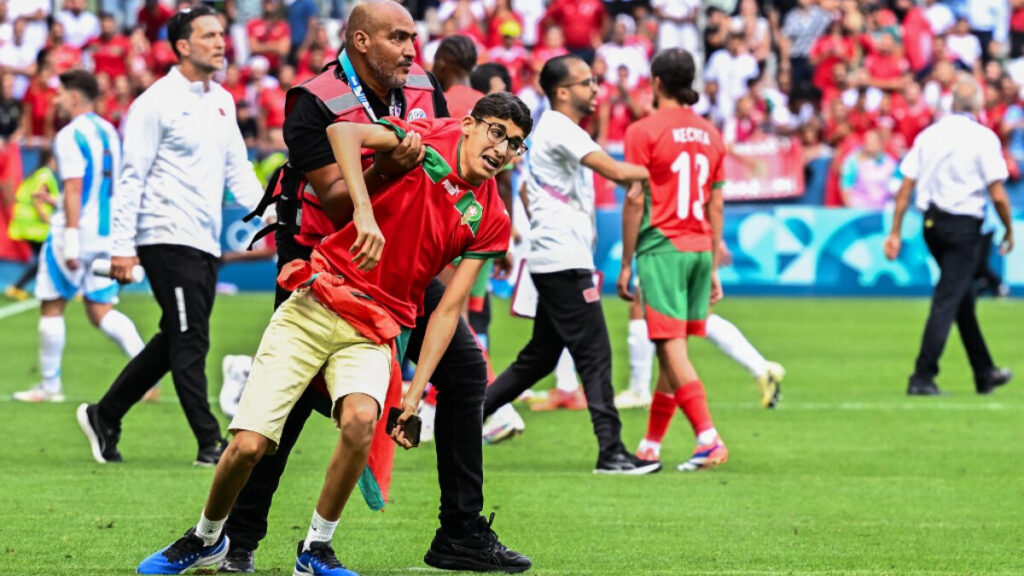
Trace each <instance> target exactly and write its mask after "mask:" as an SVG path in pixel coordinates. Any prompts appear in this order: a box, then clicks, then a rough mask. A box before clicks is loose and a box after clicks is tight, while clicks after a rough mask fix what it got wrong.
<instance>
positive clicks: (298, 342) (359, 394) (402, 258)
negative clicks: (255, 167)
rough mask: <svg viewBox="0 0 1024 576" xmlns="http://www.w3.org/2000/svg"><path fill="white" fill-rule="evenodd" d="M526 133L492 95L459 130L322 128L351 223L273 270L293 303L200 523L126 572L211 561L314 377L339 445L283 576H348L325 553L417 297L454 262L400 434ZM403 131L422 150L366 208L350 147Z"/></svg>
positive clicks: (489, 245)
mask: <svg viewBox="0 0 1024 576" xmlns="http://www.w3.org/2000/svg"><path fill="white" fill-rule="evenodd" d="M532 127H533V121H532V120H531V119H530V111H529V109H528V108H527V107H526V105H525V104H523V103H522V102H521V101H520V100H519V99H518V98H516V97H515V96H512V95H511V94H509V93H498V94H492V95H490V96H486V97H484V98H482V99H481V100H480V102H478V103H477V105H476V106H475V107H474V108H473V111H472V114H471V115H467V116H463V117H462V118H458V119H456V118H444V119H423V120H415V121H410V122H405V121H402V120H398V119H396V118H394V117H388V118H385V119H382V120H380V121H379V122H378V123H375V124H359V123H354V122H340V123H336V124H332V125H331V126H330V127H329V128H327V135H328V139H329V140H330V143H331V148H332V149H333V151H334V155H335V159H336V161H337V163H338V165H339V167H340V169H341V173H342V176H343V177H344V179H345V184H346V185H347V187H348V193H349V195H350V196H351V199H352V202H353V205H354V214H353V221H352V223H350V224H348V225H347V226H345V227H344V228H341V229H340V230H338V231H337V232H335V233H333V234H331V235H330V236H328V237H326V238H325V239H324V240H323V241H322V242H321V243H320V244H318V245H317V247H316V248H315V249H314V250H313V253H312V256H311V258H310V261H309V262H305V261H302V260H293V261H292V262H290V263H289V264H288V265H286V266H285V267H284V268H283V269H282V271H281V274H280V276H279V277H278V281H279V283H281V285H282V287H285V288H287V289H288V290H292V291H293V292H292V295H291V297H289V299H288V300H287V301H285V302H284V303H283V304H282V305H281V306H280V307H279V308H278V309H277V311H276V312H275V313H274V316H273V317H272V318H271V320H270V325H269V326H268V327H267V330H266V331H265V332H264V336H263V339H262V341H261V342H260V347H259V350H258V352H257V353H256V357H255V359H254V360H253V366H252V371H251V372H250V374H249V381H248V383H247V384H246V387H245V391H244V392H243V394H242V399H241V402H240V403H239V406H238V412H237V413H236V414H235V417H234V419H233V420H232V422H231V425H230V426H229V430H231V431H232V432H233V433H234V434H235V436H234V438H233V439H232V441H231V444H230V445H229V446H228V447H227V448H226V449H225V450H224V454H223V456H222V457H221V459H220V462H219V464H218V465H217V471H216V473H215V475H214V480H213V485H212V486H211V488H210V493H209V498H208V500H207V502H206V507H205V508H204V510H203V513H202V516H201V517H200V520H199V523H198V524H197V525H196V526H195V527H194V528H192V529H190V530H189V531H188V532H186V533H185V535H184V536H183V537H181V538H179V539H178V540H177V541H175V542H174V543H172V544H171V545H170V546H168V547H167V548H164V549H162V550H160V551H158V552H156V553H154V554H153V555H151V556H150V557H149V558H147V559H146V560H144V561H143V562H142V564H140V565H139V568H138V573H139V574H180V573H181V572H184V571H185V570H187V569H189V568H192V567H197V566H205V565H210V564H215V563H216V562H218V561H219V560H220V559H222V558H223V557H224V555H225V554H226V552H227V549H228V546H229V543H228V542H227V537H226V536H225V535H224V533H223V526H224V521H225V519H226V518H227V516H228V513H229V511H230V510H231V507H232V505H233V503H234V501H235V498H236V497H237V496H238V493H239V491H240V490H241V488H242V486H243V484H245V481H246V479H247V478H248V476H249V473H250V472H251V470H252V468H253V467H254V466H255V465H256V463H257V462H258V461H259V460H260V458H262V457H263V455H264V454H266V453H268V452H273V451H274V450H275V449H276V447H277V442H278V441H279V440H280V438H281V432H282V429H283V427H284V422H285V419H286V417H287V416H288V413H289V412H290V411H291V408H292V406H294V405H295V402H296V401H297V400H298V399H299V396H300V395H301V394H302V392H303V391H304V390H305V388H306V386H308V384H309V382H310V380H312V378H313V376H314V375H315V374H316V373H317V372H318V371H320V370H321V367H322V368H323V371H324V376H325V380H326V384H327V389H328V392H329V393H330V396H331V399H332V402H333V404H334V408H333V410H332V413H333V415H334V420H335V424H336V425H337V427H338V428H339V430H341V434H340V437H339V440H338V444H337V446H336V448H335V451H334V455H333V457H332V458H331V461H330V464H329V465H328V468H327V477H326V479H325V480H324V484H323V487H322V490H321V493H320V498H319V501H318V502H317V505H316V510H315V512H314V514H313V520H312V522H311V524H310V529H309V532H308V533H307V536H306V538H305V539H304V540H302V541H300V543H299V547H298V553H297V558H296V563H295V572H294V573H295V574H297V575H300V574H301V575H307V574H308V575H317V576H354V575H355V572H352V571H349V570H346V569H345V568H344V567H343V566H342V565H341V563H340V562H339V561H338V560H337V557H336V556H335V554H334V551H333V549H332V548H331V544H330V542H331V538H332V536H333V534H334V531H335V528H336V527H337V524H338V520H339V519H340V516H341V512H342V510H343V509H344V507H345V504H346V502H347V501H348V497H349V495H350V494H351V493H352V489H353V488H354V487H355V485H356V481H357V480H358V479H359V476H360V474H361V473H362V470H363V467H364V466H365V464H366V461H367V457H368V455H369V451H370V444H371V440H372V438H373V435H374V430H375V428H376V423H377V420H378V419H379V418H380V416H381V412H382V411H383V410H384V409H385V407H386V401H385V398H386V396H387V394H388V391H389V388H390V387H391V382H392V375H393V374H394V373H395V370H397V367H393V364H394V359H396V357H397V358H399V359H400V356H401V348H402V345H403V343H404V341H405V340H406V339H407V337H408V334H409V333H410V332H411V331H412V328H413V327H414V326H415V325H416V314H417V310H418V309H419V308H420V306H421V305H422V303H423V296H424V292H425V290H426V288H427V285H428V284H429V283H430V281H431V280H432V279H433V278H434V276H436V275H437V274H438V273H439V272H440V271H441V270H442V269H443V268H444V267H445V266H447V265H448V263H450V262H452V261H453V260H455V259H457V258H461V261H460V263H459V264H458V266H457V268H456V270H455V273H454V275H453V276H452V279H451V280H450V281H449V283H448V285H447V288H446V290H445V292H444V296H443V297H442V298H441V302H440V304H439V305H438V307H437V308H436V309H435V311H434V313H433V314H432V315H431V317H430V320H429V322H428V323H427V327H426V335H425V337H424V341H423V346H422V349H421V351H420V356H419V362H418V364H417V367H416V374H415V376H414V377H413V380H412V384H411V385H410V388H409V391H408V392H407V393H406V394H405V395H404V397H403V398H402V401H401V408H402V410H403V412H402V415H401V416H400V417H399V422H400V423H404V422H405V421H406V420H407V419H408V418H409V417H411V416H413V415H415V414H416V410H417V408H418V406H419V401H420V398H421V397H422V395H423V390H424V388H425V386H426V384H427V380H428V379H429V378H430V376H431V375H432V373H433V371H434V369H435V368H436V367H437V364H438V361H439V360H440V359H441V356H442V355H443V354H444V351H445V349H446V348H447V347H448V343H449V341H450V340H451V338H452V334H453V333H454V332H455V328H456V325H457V323H458V321H459V318H460V315H461V312H462V308H463V305H464V304H465V300H466V297H467V296H468V295H469V290H470V288H471V287H472V286H473V283H474V282H475V281H476V277H477V275H478V274H479V272H480V269H481V268H482V266H483V263H484V261H485V260H486V259H489V258H494V257H498V256H501V255H503V254H504V253H505V251H506V250H507V249H508V244H509V239H510V230H511V223H510V221H509V215H508V213H507V212H506V211H505V207H504V203H503V202H502V200H501V197H500V196H499V195H498V190H497V186H496V184H495V182H494V176H495V174H497V173H498V171H499V170H500V169H501V168H502V167H503V166H504V165H505V164H506V163H508V162H509V161H511V160H512V159H513V158H514V157H516V156H518V155H521V154H522V153H523V152H524V151H525V146H524V145H523V141H524V140H525V138H526V136H527V135H528V134H529V132H530V130H531V129H532ZM407 133H413V134H418V135H419V138H421V139H422V142H423V144H424V146H425V148H426V152H425V156H424V159H423V162H422V164H421V165H419V166H418V167H416V168H414V169H413V170H411V171H409V172H407V173H406V174H404V175H401V176H398V177H395V178H393V179H391V180H390V181H388V182H387V183H385V184H384V185H383V186H382V187H381V188H380V189H378V190H377V191H376V192H375V193H374V196H373V199H372V201H371V200H370V198H369V194H368V192H367V189H366V182H365V180H364V179H363V166H362V152H363V149H371V150H378V151H390V150H393V149H394V148H395V147H396V146H398V145H399V143H400V142H401V141H402V140H403V139H404V138H405V137H406V135H407ZM385 240H386V241H387V244H386V246H385V243H384V242H385ZM396 349H397V350H396ZM395 384H396V385H398V386H400V384H399V383H398V382H397V381H395ZM395 394H396V395H397V394H398V392H396V393H395ZM395 430H396V431H395V433H394V434H393V437H394V439H395V441H396V442H397V443H398V444H399V445H401V446H403V447H405V448H410V447H412V445H413V444H412V443H411V442H410V439H409V438H406V437H405V435H404V433H403V432H402V430H401V427H396V429H395ZM517 556H518V555H517ZM517 566H518V567H515V566H509V567H508V568H509V570H508V571H510V572H514V571H522V570H525V569H527V568H529V566H530V563H529V560H527V559H526V558H524V557H521V556H519V562H518V564H517Z"/></svg>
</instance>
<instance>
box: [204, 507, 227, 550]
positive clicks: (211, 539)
mask: <svg viewBox="0 0 1024 576" xmlns="http://www.w3.org/2000/svg"><path fill="white" fill-rule="evenodd" d="M226 521H227V518H225V519H223V520H210V519H209V518H207V517H206V510H203V513H202V514H200V516H199V523H198V524H196V536H199V537H200V538H201V539H202V540H203V545H204V546H213V545H214V544H216V543H217V540H219V539H220V533H221V530H223V529H224V522H226Z"/></svg>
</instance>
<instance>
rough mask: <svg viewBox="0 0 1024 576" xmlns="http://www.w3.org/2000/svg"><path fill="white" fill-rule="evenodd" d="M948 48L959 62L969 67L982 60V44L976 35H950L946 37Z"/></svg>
mask: <svg viewBox="0 0 1024 576" xmlns="http://www.w3.org/2000/svg"><path fill="white" fill-rule="evenodd" d="M946 48H947V49H948V50H949V52H950V53H951V54H953V55H954V56H956V58H957V60H959V61H961V62H963V63H964V64H966V65H968V66H974V63H975V62H977V61H978V58H981V42H978V37H977V36H975V35H974V34H964V35H963V36H959V35H957V34H950V35H948V36H946Z"/></svg>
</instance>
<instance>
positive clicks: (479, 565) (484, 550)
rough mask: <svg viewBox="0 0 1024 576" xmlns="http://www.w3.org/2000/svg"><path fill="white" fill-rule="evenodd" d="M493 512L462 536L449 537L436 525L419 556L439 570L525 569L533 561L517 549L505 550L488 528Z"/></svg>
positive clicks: (510, 572) (496, 536)
mask: <svg viewBox="0 0 1024 576" xmlns="http://www.w3.org/2000/svg"><path fill="white" fill-rule="evenodd" d="M493 522H494V514H493V513H491V517H490V519H489V520H487V521H486V522H485V521H484V519H483V518H481V519H480V524H481V530H480V531H478V532H476V533H473V534H470V535H468V536H466V537H464V538H452V537H451V536H449V535H448V534H447V533H446V532H445V531H444V528H438V529H437V533H436V534H435V535H434V541H433V542H431V543H430V550H427V554H426V555H425V556H424V557H423V561H424V562H426V563H427V565H428V566H433V567H434V568H439V569H441V570H469V571H472V572H506V573H509V574H512V573H515V572H525V571H527V570H529V569H530V566H532V565H533V563H532V562H530V559H529V558H527V557H526V556H523V555H522V554H520V553H519V552H516V551H514V550H509V549H508V548H506V547H505V545H504V544H502V543H501V541H500V540H498V535H497V534H495V533H494V530H491V524H492V523H493Z"/></svg>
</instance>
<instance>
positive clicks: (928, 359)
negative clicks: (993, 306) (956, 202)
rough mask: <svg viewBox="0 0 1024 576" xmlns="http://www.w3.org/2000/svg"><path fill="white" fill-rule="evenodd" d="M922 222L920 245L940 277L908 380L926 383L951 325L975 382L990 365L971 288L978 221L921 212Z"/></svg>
mask: <svg viewBox="0 0 1024 576" xmlns="http://www.w3.org/2000/svg"><path fill="white" fill-rule="evenodd" d="M925 220H926V223H925V229H924V241H925V243H926V244H927V245H928V251H929V252H931V254H932V256H933V257H935V261H936V262H937V263H938V265H939V270H940V273H939V282H938V284H936V285H935V292H934V293H933V294H932V305H931V310H930V311H929V313H928V321H927V322H926V323H925V327H924V336H923V338H922V339H921V351H920V352H919V353H918V355H917V361H916V363H915V366H914V374H913V375H912V376H911V379H912V380H916V381H930V380H932V379H933V378H934V377H935V376H936V375H937V374H938V373H939V357H941V356H942V350H943V349H944V348H945V346H946V340H947V339H948V338H949V331H950V329H952V327H953V322H954V321H956V326H957V329H958V330H959V332H960V338H961V339H962V340H963V343H964V348H965V349H966V350H967V357H968V359H969V360H970V363H971V369H972V370H973V371H974V375H975V377H976V378H977V377H978V376H981V375H982V374H984V373H985V372H986V371H988V370H991V369H992V368H993V366H994V364H993V362H992V356H991V355H990V354H989V351H988V347H987V346H986V345H985V338H984V337H983V336H982V335H981V327H980V326H979V325H978V317H977V316H976V314H975V305H976V303H977V301H976V300H975V297H974V291H973V290H972V281H973V280H974V273H975V271H976V270H977V268H978V261H979V259H980V258H981V252H982V245H981V243H982V237H981V234H980V228H981V220H979V219H977V218H971V217H969V216H960V215H954V214H946V213H943V212H939V211H937V210H934V209H932V210H929V211H928V212H926V213H925ZM929 222H930V223H931V225H928V223H929Z"/></svg>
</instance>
